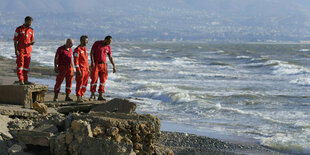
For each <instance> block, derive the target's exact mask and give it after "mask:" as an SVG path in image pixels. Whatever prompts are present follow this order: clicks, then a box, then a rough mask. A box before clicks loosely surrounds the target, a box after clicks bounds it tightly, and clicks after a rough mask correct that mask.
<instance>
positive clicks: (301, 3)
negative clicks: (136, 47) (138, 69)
mask: <svg viewBox="0 0 310 155" xmlns="http://www.w3.org/2000/svg"><path fill="white" fill-rule="evenodd" d="M309 8H310V1H306V0H216V1H214V0H195V1H193V0H157V1H154V0H135V1H127V0H113V1H102V0H88V1H85V0H23V1H21V0H1V5H0V13H1V15H0V25H1V29H0V39H1V38H2V39H8V38H11V36H12V34H13V33H12V31H14V29H15V27H16V26H18V25H20V24H22V22H23V18H24V16H25V15H31V16H33V17H34V18H35V22H34V24H33V27H34V28H35V29H36V35H37V37H39V38H42V39H51V38H54V39H55V38H63V37H68V36H73V37H77V36H79V35H81V34H88V35H90V36H92V37H95V38H99V37H102V36H103V35H105V34H111V35H114V36H116V37H117V38H118V39H119V40H127V39H129V40H139V41H141V40H206V41H268V40H277V41H299V40H310V20H309V19H310V9H309ZM46 30H48V31H46Z"/></svg>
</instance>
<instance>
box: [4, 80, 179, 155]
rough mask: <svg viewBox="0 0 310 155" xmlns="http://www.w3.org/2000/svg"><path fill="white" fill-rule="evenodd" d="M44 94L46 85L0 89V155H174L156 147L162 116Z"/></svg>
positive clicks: (121, 103)
mask: <svg viewBox="0 0 310 155" xmlns="http://www.w3.org/2000/svg"><path fill="white" fill-rule="evenodd" d="M43 88H44V89H43ZM5 89H6V90H12V91H15V93H14V94H12V93H7V92H6V93H4V90H5ZM34 90H35V91H34ZM45 92H46V89H45V86H42V85H36V86H16V85H6V86H0V96H1V95H2V94H5V95H6V96H2V97H0V99H2V100H1V104H0V114H1V115H0V120H1V127H0V154H17V153H21V152H27V153H34V154H52V155H66V154H77V155H86V154H87V155H88V154H115V155H121V154H124V155H125V154H126V155H127V154H129V155H135V154H158V155H165V154H166V155H172V154H174V153H173V151H172V150H171V149H169V148H167V147H165V146H163V145H160V144H158V143H157V142H158V139H159V137H160V135H161V132H160V125H161V124H160V120H159V118H157V117H156V116H153V115H150V114H137V113H135V112H134V111H135V109H136V107H137V104H136V103H132V102H130V101H128V100H125V99H117V98H116V99H112V100H110V101H108V102H100V101H90V102H65V101H63V102H53V101H48V100H47V101H44V100H43V99H42V97H44V93H45ZM25 93H27V94H26V95H24V96H22V94H25ZM34 93H35V94H36V96H35V97H34V95H33V94H34ZM38 94H41V95H38ZM14 95H18V97H17V96H16V98H12V96H14ZM21 96H22V97H21ZM5 100H7V102H6V101H5ZM11 101H14V102H13V103H12V102H11ZM42 101H43V102H42ZM16 102H18V103H16ZM40 102H41V103H40Z"/></svg>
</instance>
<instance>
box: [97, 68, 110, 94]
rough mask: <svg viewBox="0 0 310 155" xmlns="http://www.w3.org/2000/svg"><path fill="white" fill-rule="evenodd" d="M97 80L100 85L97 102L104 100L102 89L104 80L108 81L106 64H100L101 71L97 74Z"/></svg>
mask: <svg viewBox="0 0 310 155" xmlns="http://www.w3.org/2000/svg"><path fill="white" fill-rule="evenodd" d="M99 75H100V76H99V78H100V85H99V90H98V91H99V96H98V100H105V99H104V98H103V93H104V92H105V90H104V87H105V83H106V80H107V79H108V70H107V64H102V70H101V71H100V72H99Z"/></svg>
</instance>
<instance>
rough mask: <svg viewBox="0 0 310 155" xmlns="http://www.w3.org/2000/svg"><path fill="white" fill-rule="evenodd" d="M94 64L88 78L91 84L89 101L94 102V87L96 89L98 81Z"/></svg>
mask: <svg viewBox="0 0 310 155" xmlns="http://www.w3.org/2000/svg"><path fill="white" fill-rule="evenodd" d="M97 65H98V64H96V65H95V66H93V68H92V71H91V74H90V78H91V82H90V92H91V95H90V100H94V99H95V92H96V87H97V80H98V68H97Z"/></svg>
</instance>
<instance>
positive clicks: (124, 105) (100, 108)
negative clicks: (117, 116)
mask: <svg viewBox="0 0 310 155" xmlns="http://www.w3.org/2000/svg"><path fill="white" fill-rule="evenodd" d="M136 108H137V104H136V103H133V102H130V101H129V100H126V99H119V98H115V99H112V100H111V101H109V102H107V103H105V104H100V105H97V106H95V107H93V108H92V109H91V111H94V112H106V111H108V112H117V113H133V112H134V111H135V110H136Z"/></svg>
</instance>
